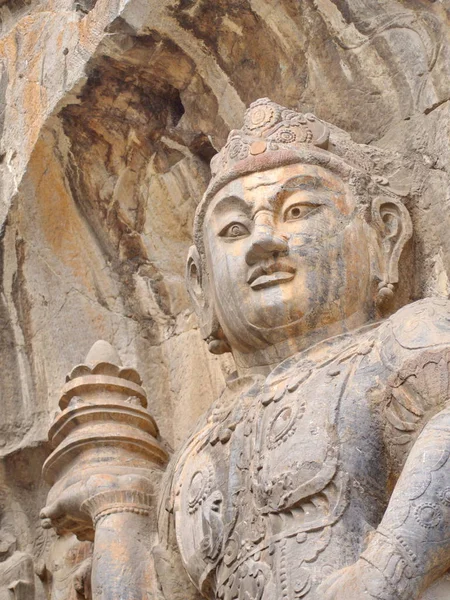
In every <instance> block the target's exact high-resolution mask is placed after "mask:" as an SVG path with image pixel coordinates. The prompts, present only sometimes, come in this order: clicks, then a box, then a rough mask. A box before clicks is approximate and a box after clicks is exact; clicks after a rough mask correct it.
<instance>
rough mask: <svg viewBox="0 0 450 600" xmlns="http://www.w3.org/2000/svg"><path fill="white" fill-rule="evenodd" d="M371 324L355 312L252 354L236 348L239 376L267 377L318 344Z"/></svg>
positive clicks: (234, 354)
mask: <svg viewBox="0 0 450 600" xmlns="http://www.w3.org/2000/svg"><path fill="white" fill-rule="evenodd" d="M370 322H371V321H370V320H369V319H368V318H367V314H365V313H363V312H357V313H354V314H353V315H352V316H351V317H349V318H348V319H346V320H343V321H339V322H337V323H333V324H328V325H326V326H325V327H323V328H320V329H315V330H314V331H311V332H308V333H307V334H303V335H300V336H297V337H295V336H292V337H289V338H287V339H285V340H283V341H280V342H277V343H275V344H270V345H267V346H266V347H265V348H262V349H261V348H260V349H257V350H254V351H253V352H246V353H244V352H240V351H239V350H236V349H233V350H232V352H233V357H234V360H235V363H236V368H237V372H238V374H239V376H245V375H265V376H266V375H268V374H269V373H270V372H271V371H272V370H273V369H274V368H275V367H276V366H277V365H279V364H280V363H281V362H282V361H283V360H285V359H286V358H289V357H290V356H293V355H294V354H297V353H298V352H302V351H303V350H307V349H308V348H311V347H312V346H315V345H316V344H319V342H322V341H324V340H327V339H329V338H333V337H335V336H339V335H341V334H344V333H349V332H351V331H353V330H355V329H358V328H359V327H362V326H363V325H365V324H369V323H370ZM318 351H320V349H318Z"/></svg>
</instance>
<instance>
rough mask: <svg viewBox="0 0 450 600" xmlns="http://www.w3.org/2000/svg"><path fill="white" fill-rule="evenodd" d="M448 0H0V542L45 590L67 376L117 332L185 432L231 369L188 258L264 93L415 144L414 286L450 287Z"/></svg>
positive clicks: (159, 413)
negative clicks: (190, 276) (52, 428)
mask: <svg viewBox="0 0 450 600" xmlns="http://www.w3.org/2000/svg"><path fill="white" fill-rule="evenodd" d="M449 15H450V5H449V4H448V2H447V1H446V0H438V1H436V2H430V1H429V0H411V1H410V2H404V1H400V0H381V1H380V0H304V1H302V2H298V1H294V0H278V1H277V2H273V1H272V0H216V1H215V2H209V1H207V0H172V1H167V0H158V1H157V2H156V1H155V0H146V1H145V2H144V1H143V0H42V1H39V2H38V1H37V0H0V231H1V238H0V252H1V261H0V276H1V277H0V285H1V294H0V326H1V331H2V335H1V342H0V365H1V369H0V406H1V411H0V457H1V461H0V526H1V532H2V534H3V532H5V533H4V535H3V538H2V540H0V561H1V560H3V558H2V557H3V556H4V557H8V556H12V555H13V554H14V552H25V553H28V554H29V555H30V556H31V557H32V559H33V564H34V570H35V572H36V598H37V599H39V600H43V599H44V598H45V597H46V595H45V594H46V593H47V591H48V589H49V587H50V586H51V583H50V581H51V577H50V575H49V573H50V574H51V573H52V572H53V571H55V570H58V569H59V568H63V567H64V568H65V569H68V571H70V569H71V568H72V566H71V564H72V563H70V561H69V563H70V564H69V563H68V564H67V565H64V566H63V567H55V565H54V564H53V563H54V561H53V562H52V560H53V559H51V560H50V559H49V558H48V557H49V547H50V538H48V537H46V536H48V535H49V534H47V533H45V534H44V532H43V531H42V530H41V529H40V527H39V524H38V521H39V519H38V515H39V510H40V508H41V507H42V506H43V503H44V499H45V495H46V491H47V490H46V488H44V484H43V483H42V482H41V475H40V471H41V465H42V462H43V461H44V459H45V457H46V456H47V455H48V452H49V448H48V447H47V442H46V439H47V429H48V426H49V423H50V422H51V421H52V419H53V416H54V414H55V411H56V410H57V399H58V392H59V390H60V389H61V387H62V385H63V382H64V378H65V375H66V374H67V373H68V372H69V371H70V370H71V369H72V367H73V366H74V365H76V364H78V363H79V362H80V360H81V359H82V358H83V357H84V356H85V354H86V352H87V350H88V349H89V348H90V346H91V345H92V344H93V343H94V342H95V340H97V339H107V340H109V341H110V342H111V343H112V344H113V345H114V346H115V347H116V348H117V350H118V352H119V354H120V356H121V359H122V361H123V363H124V364H127V365H128V364H129V365H132V366H134V367H135V368H136V369H137V370H138V371H139V373H140V374H141V376H142V378H143V385H144V387H145V388H146V390H147V392H148V397H149V409H150V412H151V414H152V415H153V417H154V418H155V419H156V421H157V423H158V425H159V427H160V431H161V436H162V438H163V439H164V440H165V441H166V443H167V444H168V445H170V446H171V447H173V448H175V447H177V446H178V445H179V444H180V442H181V441H182V440H183V439H184V438H185V437H186V435H187V433H188V431H189V430H190V429H191V428H192V426H193V425H194V423H195V421H196V419H197V418H198V417H199V415H201V414H202V413H203V412H204V410H205V408H206V407H207V406H209V404H210V403H211V401H212V400H213V399H214V398H215V397H217V396H218V394H219V391H220V389H221V388H222V386H223V383H224V377H225V376H226V374H227V373H229V372H230V370H232V368H233V367H232V364H231V361H230V360H229V359H223V358H221V359H218V358H217V357H213V356H211V355H208V352H207V350H206V346H205V345H204V343H203V342H202V340H201V339H200V335H199V333H198V329H197V323H196V321H195V317H194V315H193V313H192V310H191V307H190V304H189V301H188V297H187V292H186V290H185V285H184V263H185V257H186V254H187V249H188V247H189V245H190V243H191V236H192V229H191V228H192V218H193V213H194V210H195V207H196V204H197V203H198V201H199V199H200V197H201V195H202V192H203V190H204V189H205V187H206V184H207V182H208V178H209V160H210V158H211V157H212V156H213V155H214V154H215V152H216V151H217V150H218V149H219V148H220V146H221V145H222V144H223V143H224V141H225V140H226V136H227V134H228V132H229V130H230V129H233V128H234V127H236V126H238V125H239V124H240V122H241V118H242V115H243V112H244V110H245V107H246V106H247V105H248V104H249V103H250V102H251V101H253V100H255V99H256V98H258V97H261V96H270V97H271V98H272V99H273V100H274V101H276V102H279V103H281V104H283V105H286V106H290V107H292V108H296V109H300V110H302V111H303V112H313V113H315V114H316V115H317V116H318V117H320V118H323V119H325V120H326V121H329V122H331V123H334V124H335V125H337V126H339V127H341V128H342V129H344V130H346V131H348V132H349V133H350V134H351V135H352V136H353V138H354V139H355V140H356V141H358V142H363V143H367V144H370V145H372V146H374V147H376V146H379V147H382V148H384V149H388V150H391V151H392V152H394V153H395V152H401V153H402V155H403V156H404V164H405V165H406V167H407V168H408V173H412V175H411V176H410V175H408V176H406V175H404V173H402V172H395V173H393V179H395V181H396V185H398V186H400V188H401V190H402V191H403V193H404V195H405V196H408V200H407V205H408V208H409V209H410V212H411V214H412V217H413V221H414V225H415V231H416V235H415V238H414V241H413V244H412V245H411V247H410V249H409V254H410V257H411V259H410V260H409V262H408V265H409V266H407V267H405V269H406V270H405V273H403V276H404V277H407V278H408V279H409V280H410V281H411V290H410V297H411V299H417V298H420V297H424V296H431V295H441V296H445V297H447V296H448V294H449V291H450V283H449V276H450V236H449V235H448V229H449V205H448V202H449V198H450V184H449V168H450V167H449V165H450V144H449V139H450V136H449V127H450V102H449V99H450V43H449V34H448V31H449V18H450V17H449ZM413 264H414V268H413V267H412V265H413ZM5 540H6V541H5ZM60 543H62V542H60ZM70 543H71V542H70V541H66V542H64V544H66V546H67V547H68V548H69V547H70ZM66 546H65V547H66ZM3 547H4V548H3ZM65 551H66V550H65ZM67 551H68V550H67ZM72 551H73V552H74V553H75V554H76V553H77V552H78V553H79V554H80V557H81V556H82V557H85V554H86V550H85V548H84V547H83V549H82V550H80V548H79V547H77V548H76V549H75V550H74V549H72ZM1 553H3V554H1ZM55 560H56V559H55ZM80 560H81V559H80ZM78 562H79V561H78ZM73 563H74V564H78V563H77V560H75V558H74V561H73ZM52 565H53V566H52ZM1 577H2V575H1V573H0V588H1V586H2V585H3V583H2V579H1ZM46 590H47V591H46ZM61 598H63V596H61ZM68 598H69V597H67V598H66V597H65V596H64V599H65V600H67V599H68ZM74 598H75V596H74ZM71 600H72V599H71Z"/></svg>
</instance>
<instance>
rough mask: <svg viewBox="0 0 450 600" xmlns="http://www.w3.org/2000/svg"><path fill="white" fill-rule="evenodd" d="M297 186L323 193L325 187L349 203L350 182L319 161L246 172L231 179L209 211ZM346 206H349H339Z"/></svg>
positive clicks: (254, 200)
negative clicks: (348, 189)
mask: <svg viewBox="0 0 450 600" xmlns="http://www.w3.org/2000/svg"><path fill="white" fill-rule="evenodd" d="M291 189H292V190H293V189H306V190H310V191H311V192H312V193H314V192H317V194H321V193H323V191H324V190H326V191H328V192H331V193H332V195H335V196H336V202H337V203H338V204H341V203H344V204H345V196H346V191H347V186H346V185H345V184H344V182H343V181H342V179H341V178H340V177H339V176H338V175H337V174H335V173H333V172H332V171H329V170H327V169H324V168H323V167H320V166H318V165H304V164H293V165H286V166H281V167H275V168H272V169H268V170H265V171H259V172H254V173H250V174H248V175H243V176H241V177H239V178H237V179H234V180H233V181H230V182H229V183H227V184H226V185H225V186H224V187H223V188H222V189H221V190H219V192H217V194H216V195H215V196H214V198H213V199H212V201H211V203H210V206H209V208H208V211H207V213H209V214H211V213H212V212H214V211H215V210H216V208H217V207H219V208H220V209H223V208H224V205H225V206H226V205H227V204H229V205H230V206H233V205H235V204H236V200H237V199H239V200H240V201H241V202H244V203H246V204H250V205H253V204H254V203H255V202H258V200H260V199H261V198H270V197H275V196H276V195H277V194H278V193H280V192H284V191H289V190H291ZM338 208H341V209H345V206H344V205H342V206H338Z"/></svg>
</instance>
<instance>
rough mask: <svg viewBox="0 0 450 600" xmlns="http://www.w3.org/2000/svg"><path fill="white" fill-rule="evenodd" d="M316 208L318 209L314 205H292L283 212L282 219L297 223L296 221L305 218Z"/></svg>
mask: <svg viewBox="0 0 450 600" xmlns="http://www.w3.org/2000/svg"><path fill="white" fill-rule="evenodd" d="M316 208H318V207H317V205H315V204H306V203H302V204H294V205H293V206H290V207H289V208H288V209H287V210H285V212H284V214H283V219H284V221H297V220H298V219H303V218H304V217H306V215H308V214H309V213H310V212H311V211H312V210H314V209H316Z"/></svg>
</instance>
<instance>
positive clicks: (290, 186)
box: [277, 175, 334, 194]
mask: <svg viewBox="0 0 450 600" xmlns="http://www.w3.org/2000/svg"><path fill="white" fill-rule="evenodd" d="M316 189H325V190H329V191H330V192H331V191H334V188H332V187H330V186H329V185H327V181H326V179H323V178H322V177H316V176H314V175H295V176H294V177H291V179H288V181H285V182H284V183H283V185H282V186H281V187H280V189H279V190H278V192H277V194H279V193H280V192H286V191H291V190H316Z"/></svg>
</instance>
